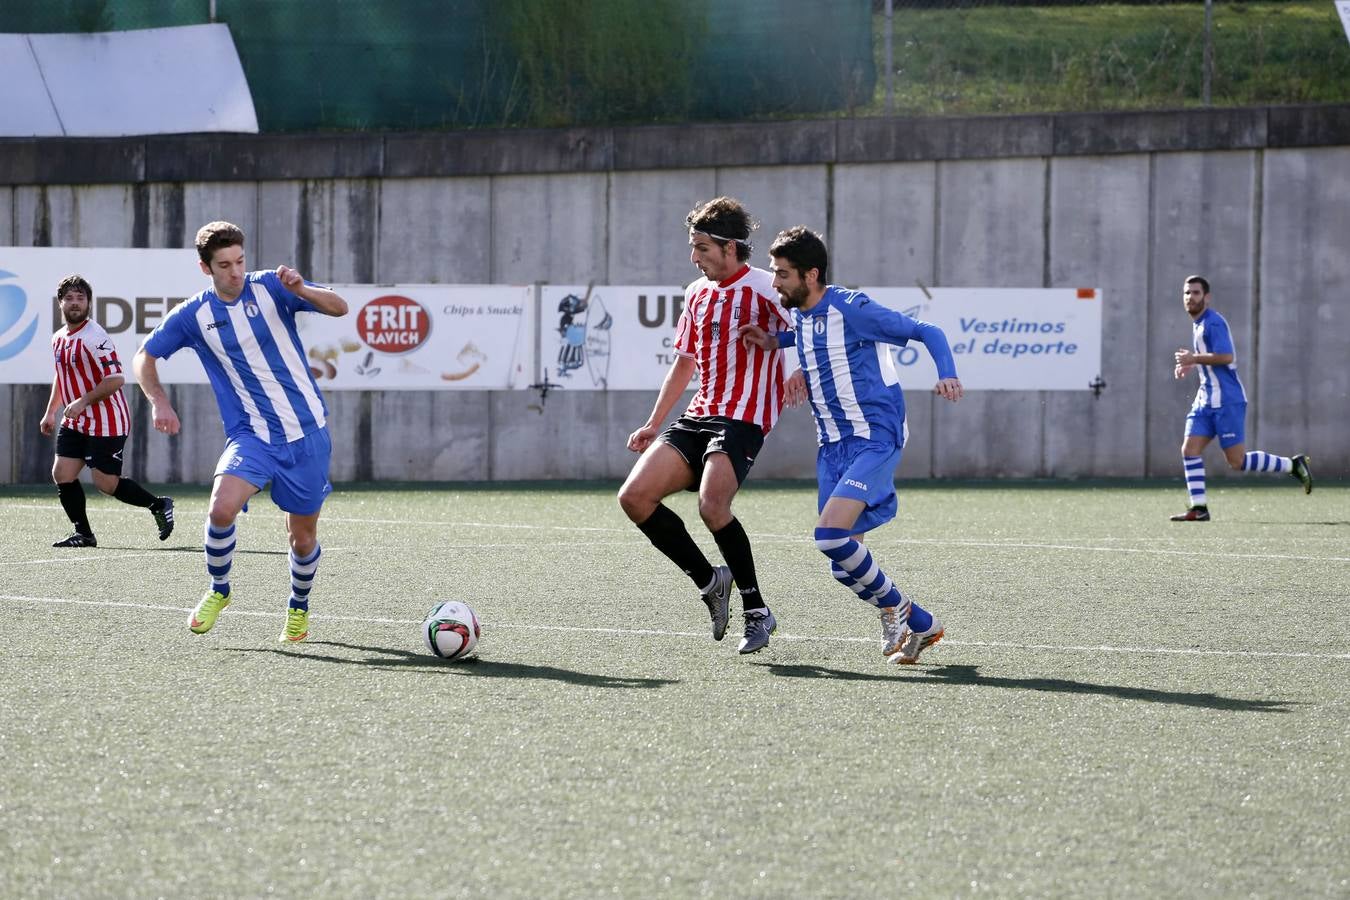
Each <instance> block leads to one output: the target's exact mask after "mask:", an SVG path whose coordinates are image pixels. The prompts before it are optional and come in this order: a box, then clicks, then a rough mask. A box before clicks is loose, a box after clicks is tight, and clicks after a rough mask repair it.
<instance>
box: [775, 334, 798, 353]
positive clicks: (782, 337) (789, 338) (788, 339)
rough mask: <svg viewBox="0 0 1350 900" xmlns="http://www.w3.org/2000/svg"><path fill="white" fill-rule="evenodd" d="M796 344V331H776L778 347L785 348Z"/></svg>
mask: <svg viewBox="0 0 1350 900" xmlns="http://www.w3.org/2000/svg"><path fill="white" fill-rule="evenodd" d="M795 346H797V332H795V331H780V332H778V349H779V350H786V349H787V348H789V347H795Z"/></svg>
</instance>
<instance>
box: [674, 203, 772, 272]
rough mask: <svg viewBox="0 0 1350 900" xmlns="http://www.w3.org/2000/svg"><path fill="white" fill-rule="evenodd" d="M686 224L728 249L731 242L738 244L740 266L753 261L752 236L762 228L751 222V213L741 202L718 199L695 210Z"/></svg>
mask: <svg viewBox="0 0 1350 900" xmlns="http://www.w3.org/2000/svg"><path fill="white" fill-rule="evenodd" d="M684 224H685V225H686V226H688V227H689V228H691V229H693V230H694V231H701V232H703V233H704V234H706V235H707V236H708V237H710V238H712V239H713V240H714V241H716V242H717V245H718V246H719V247H725V246H726V245H727V242H728V241H735V242H736V258H737V259H739V260H740V261H741V262H746V261H747V260H749V259H750V232H752V231H754V230H755V229H756V228H758V227H759V223H758V222H756V221H755V220H754V219H752V218H750V213H748V212H746V211H745V207H744V206H741V201H739V200H736V199H733V198H731V197H717V198H716V199H713V200H709V201H708V202H707V203H704V204H701V205H699V206H695V207H694V208H693V209H691V210H690V211H689V215H687V216H685V217H684Z"/></svg>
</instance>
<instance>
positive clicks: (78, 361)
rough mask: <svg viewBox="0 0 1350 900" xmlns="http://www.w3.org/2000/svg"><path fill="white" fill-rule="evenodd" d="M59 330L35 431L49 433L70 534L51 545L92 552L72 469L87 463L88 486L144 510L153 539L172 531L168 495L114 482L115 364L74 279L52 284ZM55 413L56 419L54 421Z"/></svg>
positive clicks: (118, 396) (121, 438)
mask: <svg viewBox="0 0 1350 900" xmlns="http://www.w3.org/2000/svg"><path fill="white" fill-rule="evenodd" d="M56 302H57V303H58V304H59V305H60V307H61V318H62V319H63V320H64V321H65V323H66V324H65V326H64V327H62V328H61V329H60V330H58V331H57V332H56V333H55V334H54V335H52V357H53V359H54V361H55V363H56V377H55V378H53V379H52V393H51V398H50V399H49V400H48V401H47V411H46V412H45V413H44V414H43V416H42V421H41V423H40V424H39V425H38V428H39V429H40V430H41V431H42V433H43V434H45V435H51V434H53V433H55V434H56V459H55V461H54V462H53V463H52V481H54V482H56V493H57V496H58V497H59V498H60V500H61V508H62V509H64V510H65V511H66V516H67V517H68V518H69V519H70V523H71V524H72V525H73V526H75V533H74V534H72V535H71V536H70V537H68V538H65V539H64V540H60V541H57V542H56V543H54V544H52V546H53V547H97V546H98V539H97V538H95V537H94V530H93V528H91V527H90V525H89V515H88V512H87V510H86V507H85V497H84V486H83V485H82V484H80V471H81V470H82V469H83V468H84V467H85V466H86V465H87V466H89V472H90V474H91V475H92V476H93V479H94V486H95V487H97V488H98V489H99V490H100V491H102V492H103V493H105V494H107V495H108V496H110V497H113V498H115V499H117V500H121V501H122V502H123V503H127V504H130V505H131V506H139V507H142V508H144V509H148V510H150V514H151V515H152V516H154V519H155V525H156V527H157V528H158V529H159V539H160V540H161V541H162V540H165V539H166V538H168V536H169V535H170V534H172V533H173V498H172V497H156V496H155V495H154V494H152V493H150V492H149V491H147V490H146V489H145V488H143V487H141V485H139V484H137V483H136V482H135V481H133V480H132V479H130V478H124V477H122V451H123V450H124V449H125V447H126V443H127V436H128V434H129V433H130V432H131V414H130V412H129V410H128V409H127V401H126V398H125V397H123V396H122V383H123V382H124V381H125V380H126V377H125V376H124V375H123V374H122V361H121V360H120V359H118V358H117V348H116V347H114V346H113V342H112V339H111V338H110V337H108V332H106V331H104V330H103V327H102V326H101V325H99V324H98V322H96V321H95V320H94V289H93V288H92V287H90V286H89V282H88V281H86V280H85V279H84V278H83V277H81V276H79V275H67V276H66V277H65V278H63V279H61V283H60V284H59V285H57V287H56ZM58 413H59V419H58Z"/></svg>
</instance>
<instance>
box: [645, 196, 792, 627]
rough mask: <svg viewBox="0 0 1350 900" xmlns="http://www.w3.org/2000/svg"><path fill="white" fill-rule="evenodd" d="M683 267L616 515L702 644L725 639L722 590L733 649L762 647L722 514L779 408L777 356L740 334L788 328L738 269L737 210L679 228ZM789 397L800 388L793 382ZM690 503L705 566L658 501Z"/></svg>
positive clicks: (734, 206)
mask: <svg viewBox="0 0 1350 900" xmlns="http://www.w3.org/2000/svg"><path fill="white" fill-rule="evenodd" d="M685 225H686V226H687V227H688V229H689V247H690V254H689V258H690V262H692V263H693V264H694V265H695V266H696V267H697V268H698V270H699V271H700V272H701V273H702V276H703V277H701V278H699V279H698V280H697V281H695V282H693V283H692V284H690V285H689V287H688V288H686V289H685V293H684V308H683V309H682V310H681V312H680V318H679V321H678V323H677V324H676V329H675V343H674V348H675V354H676V356H675V361H674V363H672V364H671V367H670V371H669V372H667V373H666V378H665V381H664V382H663V383H662V384H661V390H660V393H659V394H658V395H657V398H656V404H655V406H654V407H653V408H652V413H651V415H650V416H649V417H648V418H647V421H646V422H644V423H643V424H642V426H641V427H640V428H638V429H637V430H636V431H634V432H633V433H632V434H631V435H630V436H629V438H628V449H629V450H632V451H634V452H636V453H641V454H642V457H641V458H640V459H639V460H638V461H637V463H636V464H635V465H634V466H633V470H632V471H631V472H630V473H629V474H628V479H627V480H626V481H625V482H624V484H623V487H622V488H620V489H619V505H620V506H621V507H623V511H624V513H626V514H627V516H628V518H629V519H631V520H632V521H633V523H634V524H635V525H637V527H638V530H640V531H641V532H642V533H643V534H645V535H646V536H647V539H648V540H650V541H651V542H652V544H653V545H654V546H655V547H656V548H657V549H658V550H660V551H661V552H662V553H664V554H665V555H666V556H667V557H668V558H669V559H670V560H671V562H673V563H675V565H676V566H678V567H679V568H680V570H681V571H683V572H684V574H686V575H688V576H689V578H690V580H692V581H693V582H694V585H695V586H696V587H697V588H698V590H699V594H700V595H701V599H702V601H703V603H704V604H705V605H706V606H707V607H708V613H709V616H710V617H711V619H712V635H713V639H714V640H718V641H720V640H722V638H723V636H725V634H726V630H727V619H728V616H729V608H728V601H729V597H730V594H731V585H732V582H733V581H734V582H735V584H736V587H737V588H738V589H739V591H740V594H741V604H742V607H743V611H744V615H745V635H744V637H743V638H742V639H741V642H740V645H739V647H738V648H737V649H738V650H739V652H741V653H754V652H755V651H757V650H762V649H763V648H764V647H766V646H768V643H769V635H770V634H772V633H773V632H774V630H775V629H776V628H777V627H778V622H777V620H776V619H775V618H774V615H773V613H772V612H771V611H770V610H769V608H768V606H767V605H766V604H765V602H764V598H763V597H762V596H761V595H760V590H759V581H758V577H757V575H756V573H755V559H754V554H753V552H752V551H751V548H750V538H749V537H748V536H747V535H746V533H745V529H744V528H743V527H741V523H740V521H739V520H737V518H736V517H735V516H734V515H733V514H732V512H731V501H732V500H733V499H734V498H735V496H736V492H737V491H738V490H739V489H740V486H741V484H742V482H744V481H745V477H746V475H748V474H749V473H750V467H751V466H752V465H753V464H754V462H755V456H756V455H757V454H758V453H759V450H760V447H761V446H762V445H763V443H764V436H765V435H766V434H768V433H769V430H770V429H771V428H773V425H774V422H776V421H777V419H778V413H779V411H780V410H781V409H782V406H783V401H784V382H783V358H782V357H783V354H782V353H781V352H780V351H779V350H778V349H777V348H773V349H769V350H765V349H761V348H759V347H746V346H745V345H743V344H742V343H741V341H740V329H741V328H744V327H747V326H752V325H753V326H756V327H759V328H761V329H765V330H768V331H778V330H780V329H784V328H787V327H788V322H787V318H786V317H785V316H784V314H783V310H782V308H781V307H779V305H778V302H777V299H776V298H775V295H774V291H773V278H772V276H770V275H769V273H768V272H766V271H764V270H763V269H756V268H752V267H751V266H749V265H748V264H747V262H746V261H747V260H748V259H749V258H750V232H751V231H752V230H753V229H754V228H756V227H758V223H756V222H754V221H753V220H752V219H751V217H750V214H749V213H747V212H746V210H745V207H743V206H742V205H741V204H740V202H738V201H736V200H733V199H732V198H730V197H718V198H716V199H715V200H710V201H708V202H707V203H703V204H701V205H699V206H697V207H695V208H694V209H693V210H692V211H691V212H690V213H689V215H688V216H686V217H685ZM696 373H697V375H698V390H697V392H696V393H695V394H694V399H693V400H692V402H690V404H689V408H688V409H686V410H685V412H684V415H682V416H680V417H679V418H678V419H676V420H675V421H674V422H673V423H672V424H671V425H670V426H669V427H668V428H666V429H665V431H661V430H660V428H661V423H662V422H664V421H665V420H666V417H667V416H668V415H669V414H670V411H671V409H672V408H673V407H674V406H675V403H676V402H677V401H678V400H679V398H680V395H681V394H682V393H684V390H685V388H686V387H687V386H688V385H689V382H690V380H691V379H692V378H693V376H694V375H695V374H696ZM797 387H798V388H800V382H799V381H798V383H797ZM684 490H688V491H697V492H698V512H699V517H700V518H702V519H703V524H704V525H705V526H707V528H708V531H710V532H711V533H712V536H713V540H715V541H716V542H717V548H718V550H720V551H721V553H722V557H723V559H725V560H726V563H727V564H726V565H725V566H713V565H712V564H711V563H710V562H709V561H708V558H707V557H706V556H705V555H704V554H703V551H702V550H701V549H699V546H698V544H696V543H694V539H693V538H692V537H691V536H690V534H689V531H688V529H686V528H685V525H684V521H683V520H682V519H681V518H680V517H679V515H678V514H676V513H675V512H674V511H673V510H671V509H670V508H669V507H668V506H666V505H665V504H664V503H662V501H663V500H664V499H665V498H666V497H668V496H670V495H671V494H674V493H677V492H679V491H684Z"/></svg>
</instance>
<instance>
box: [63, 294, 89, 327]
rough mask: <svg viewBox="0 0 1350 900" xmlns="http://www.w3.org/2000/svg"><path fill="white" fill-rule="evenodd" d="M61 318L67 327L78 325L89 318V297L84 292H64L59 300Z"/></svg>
mask: <svg viewBox="0 0 1350 900" xmlns="http://www.w3.org/2000/svg"><path fill="white" fill-rule="evenodd" d="M61 317H62V318H63V319H65V320H66V324H67V325H78V324H80V323H81V322H83V321H84V320H85V319H87V318H89V297H88V295H87V294H85V293H84V291H66V294H65V296H64V297H62V298H61Z"/></svg>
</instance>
